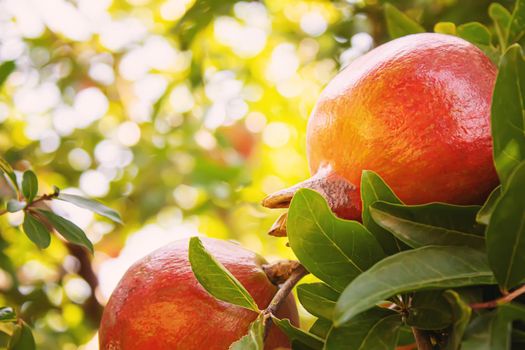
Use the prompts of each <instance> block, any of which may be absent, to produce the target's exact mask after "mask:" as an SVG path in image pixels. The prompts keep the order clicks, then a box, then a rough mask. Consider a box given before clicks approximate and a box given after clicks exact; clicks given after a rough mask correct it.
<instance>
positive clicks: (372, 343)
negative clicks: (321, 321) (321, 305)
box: [325, 308, 402, 350]
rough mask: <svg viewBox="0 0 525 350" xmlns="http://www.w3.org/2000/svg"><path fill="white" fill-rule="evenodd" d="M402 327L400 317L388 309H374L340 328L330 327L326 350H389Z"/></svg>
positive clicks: (392, 347) (394, 344)
mask: <svg viewBox="0 0 525 350" xmlns="http://www.w3.org/2000/svg"><path fill="white" fill-rule="evenodd" d="M401 325H402V320H401V315H400V314H398V313H397V312H394V311H392V310H388V309H379V308H374V309H372V310H369V311H367V312H364V313H362V314H360V315H358V316H356V317H355V318H354V319H352V321H351V322H349V323H348V324H347V325H342V326H341V327H337V328H336V327H332V329H331V330H330V332H329V333H328V337H327V338H326V346H325V349H326V350H360V349H363V350H364V349H374V350H391V349H394V348H395V346H396V344H397V340H398V337H399V329H400V327H401Z"/></svg>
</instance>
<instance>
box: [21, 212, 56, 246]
mask: <svg viewBox="0 0 525 350" xmlns="http://www.w3.org/2000/svg"><path fill="white" fill-rule="evenodd" d="M22 227H23V229H24V232H25V234H26V236H27V237H29V239H30V240H31V241H32V242H33V243H35V244H36V245H37V246H38V248H41V249H44V248H47V247H49V243H51V235H50V234H49V231H48V229H47V227H46V226H45V225H44V224H42V223H41V222H40V221H38V219H37V218H36V217H34V216H33V214H31V213H26V215H25V218H24V224H23V225H22Z"/></svg>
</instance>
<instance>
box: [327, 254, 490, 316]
mask: <svg viewBox="0 0 525 350" xmlns="http://www.w3.org/2000/svg"><path fill="white" fill-rule="evenodd" d="M494 283H495V279H494V276H493V275H492V272H491V271H490V268H489V266H488V263H487V258H486V255H485V254H484V252H480V251H479V250H477V249H472V248H468V247H455V246H451V247H436V246H427V247H422V248H417V249H414V250H408V251H404V252H401V253H398V254H396V255H393V256H389V257H388V258H385V259H383V260H382V261H380V262H378V263H377V264H375V265H374V266H373V267H372V268H370V269H369V270H368V271H366V272H364V273H362V274H361V275H360V276H359V277H357V278H356V279H355V280H354V281H352V283H350V285H349V286H348V287H347V288H346V289H345V290H344V292H343V293H342V294H341V297H340V298H339V300H338V301H337V304H336V306H335V311H334V314H335V315H334V316H335V317H334V323H335V324H336V326H337V325H341V324H343V323H345V322H346V321H348V320H350V319H352V317H354V316H355V315H358V314H360V313H361V312H363V311H365V310H368V309H369V308H371V307H372V306H374V305H375V304H376V303H379V302H381V301H383V300H385V299H387V298H389V297H391V296H393V295H397V294H402V293H405V292H409V291H411V292H413V291H418V290H425V289H443V288H453V287H462V286H470V285H483V284H494Z"/></svg>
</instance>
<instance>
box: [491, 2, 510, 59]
mask: <svg viewBox="0 0 525 350" xmlns="http://www.w3.org/2000/svg"><path fill="white" fill-rule="evenodd" d="M489 16H490V18H492V21H493V22H494V28H495V29H496V34H497V35H498V41H499V43H500V46H501V48H502V49H503V50H505V49H506V48H507V31H508V27H509V23H510V18H511V14H510V12H509V11H508V10H507V9H506V8H505V7H504V6H503V5H501V4H498V3H497V2H494V3H492V4H490V6H489Z"/></svg>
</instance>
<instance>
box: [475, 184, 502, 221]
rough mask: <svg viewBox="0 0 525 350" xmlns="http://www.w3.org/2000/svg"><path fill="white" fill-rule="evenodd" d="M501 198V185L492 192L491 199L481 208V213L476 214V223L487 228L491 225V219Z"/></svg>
mask: <svg viewBox="0 0 525 350" xmlns="http://www.w3.org/2000/svg"><path fill="white" fill-rule="evenodd" d="M500 196H501V185H499V186H498V187H496V188H495V189H494V190H492V192H491V193H490V195H489V197H488V198H487V200H486V201H485V204H483V207H481V209H480V210H479V212H478V213H477V214H476V221H477V222H478V223H480V224H482V225H485V226H487V225H488V224H489V221H490V217H491V216H492V212H493V211H494V208H495V207H496V203H497V201H498V199H499V197H500Z"/></svg>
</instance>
